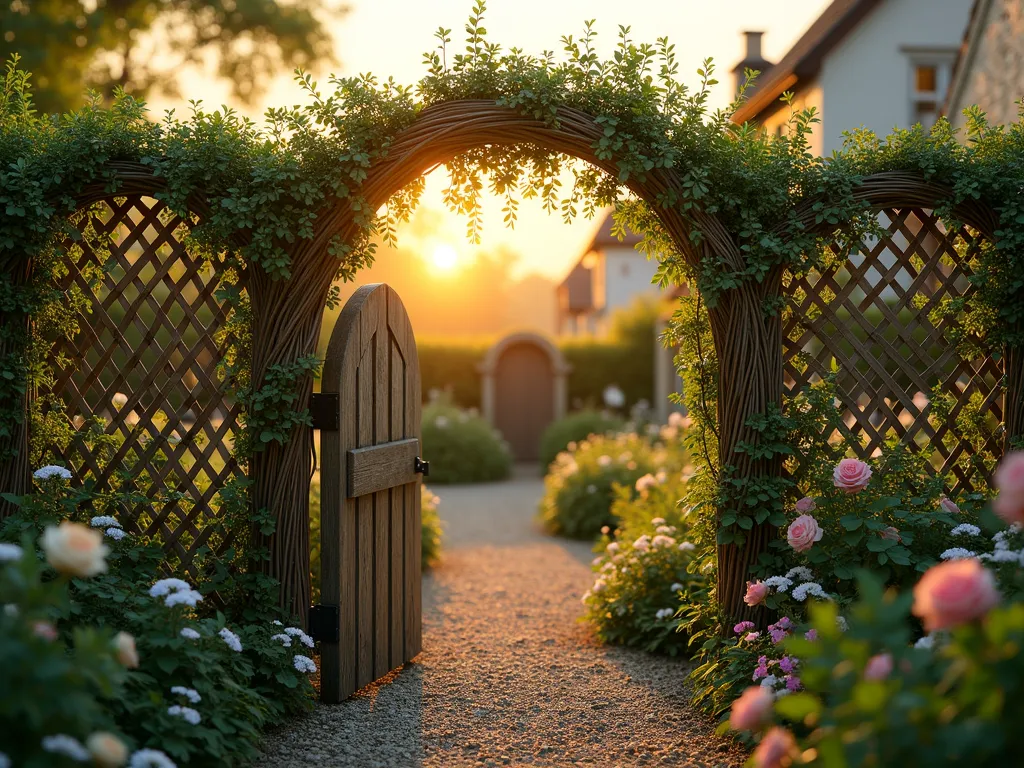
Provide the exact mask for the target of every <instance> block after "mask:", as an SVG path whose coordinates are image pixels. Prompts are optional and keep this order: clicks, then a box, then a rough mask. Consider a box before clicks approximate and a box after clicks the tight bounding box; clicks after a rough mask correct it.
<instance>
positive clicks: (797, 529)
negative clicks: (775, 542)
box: [786, 515, 824, 552]
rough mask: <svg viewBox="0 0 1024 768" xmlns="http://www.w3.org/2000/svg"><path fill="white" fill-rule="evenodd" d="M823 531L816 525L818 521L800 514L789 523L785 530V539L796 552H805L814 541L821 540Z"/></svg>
mask: <svg viewBox="0 0 1024 768" xmlns="http://www.w3.org/2000/svg"><path fill="white" fill-rule="evenodd" d="M823 535H824V531H822V530H821V528H819V527H818V521H817V520H815V519H814V518H813V517H811V516H810V515H800V517H798V518H797V519H796V520H794V521H793V522H792V523H790V524H789V530H787V531H786V540H787V541H788V542H789V546H791V547H792V548H793V549H794V550H796V551H797V552H806V551H807V550H808V549H810V548H811V547H813V546H814V543H815V542H817V541H821V537H822V536H823Z"/></svg>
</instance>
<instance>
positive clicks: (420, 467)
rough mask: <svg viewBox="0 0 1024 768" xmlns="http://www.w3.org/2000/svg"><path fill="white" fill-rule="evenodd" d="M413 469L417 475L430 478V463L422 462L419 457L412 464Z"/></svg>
mask: <svg viewBox="0 0 1024 768" xmlns="http://www.w3.org/2000/svg"><path fill="white" fill-rule="evenodd" d="M413 469H414V471H415V472H416V474H417V475H423V476H424V477H429V476H430V462H429V461H424V460H423V459H421V458H420V457H419V456H417V457H416V461H415V462H414V463H413Z"/></svg>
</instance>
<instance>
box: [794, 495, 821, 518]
mask: <svg viewBox="0 0 1024 768" xmlns="http://www.w3.org/2000/svg"><path fill="white" fill-rule="evenodd" d="M817 508H818V505H817V504H815V503H814V499H812V498H811V497H810V496H804V497H803V498H802V499H800V501H798V502H797V503H796V511H797V512H799V513H800V514H801V515H806V514H807V513H808V512H813V511H814V510H816V509H817Z"/></svg>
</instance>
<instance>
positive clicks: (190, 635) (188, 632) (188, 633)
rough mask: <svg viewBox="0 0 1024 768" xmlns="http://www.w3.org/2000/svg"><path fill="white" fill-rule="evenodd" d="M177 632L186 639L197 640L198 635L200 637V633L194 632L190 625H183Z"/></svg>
mask: <svg viewBox="0 0 1024 768" xmlns="http://www.w3.org/2000/svg"><path fill="white" fill-rule="evenodd" d="M178 634H179V635H181V636H182V637H184V638H185V639H186V640H198V639H199V638H200V637H202V635H200V634H199V633H198V632H196V630H194V629H192V627H185V628H184V629H183V630H181V632H179V633H178Z"/></svg>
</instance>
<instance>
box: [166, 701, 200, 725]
mask: <svg viewBox="0 0 1024 768" xmlns="http://www.w3.org/2000/svg"><path fill="white" fill-rule="evenodd" d="M167 714H168V715H170V716H171V717H180V718H181V719H182V720H184V721H185V722H186V723H189V724H191V725H199V723H201V722H202V721H203V718H202V716H201V715H200V714H199V713H198V712H196V711H195V710H194V709H192V707H181V706H178V705H177V704H175V705H174V706H173V707H168V708H167Z"/></svg>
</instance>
